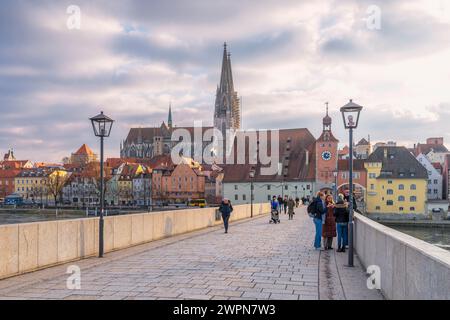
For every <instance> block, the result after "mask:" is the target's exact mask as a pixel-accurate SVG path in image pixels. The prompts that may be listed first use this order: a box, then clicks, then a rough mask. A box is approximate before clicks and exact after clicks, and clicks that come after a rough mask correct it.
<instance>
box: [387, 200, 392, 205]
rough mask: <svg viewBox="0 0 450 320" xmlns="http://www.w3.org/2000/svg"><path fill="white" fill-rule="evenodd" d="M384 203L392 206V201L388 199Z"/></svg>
mask: <svg viewBox="0 0 450 320" xmlns="http://www.w3.org/2000/svg"><path fill="white" fill-rule="evenodd" d="M386 205H388V206H393V205H394V201H392V200H388V201H386Z"/></svg>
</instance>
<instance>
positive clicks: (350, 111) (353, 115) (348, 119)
mask: <svg viewBox="0 0 450 320" xmlns="http://www.w3.org/2000/svg"><path fill="white" fill-rule="evenodd" d="M362 108H363V107H362V106H360V105H357V104H356V103H354V102H353V100H352V99H350V102H349V103H347V104H346V105H345V106H343V107H342V108H341V113H342V119H343V120H344V126H345V129H356V128H357V127H358V122H359V114H360V113H361V110H362Z"/></svg>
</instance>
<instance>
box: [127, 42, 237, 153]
mask: <svg viewBox="0 0 450 320" xmlns="http://www.w3.org/2000/svg"><path fill="white" fill-rule="evenodd" d="M213 123H214V127H215V128H217V129H218V130H220V131H221V132H222V134H223V135H224V136H225V132H226V130H228V129H234V130H239V129H240V128H241V110H240V101H239V98H238V94H237V92H236V91H235V90H234V84H233V73H232V70H231V55H230V53H229V52H228V51H227V45H226V43H225V44H224V49H223V59H222V74H221V76H220V83H219V85H218V86H217V92H216V101H215V111H214V119H213ZM211 128H212V127H203V132H205V131H206V130H208V129H211ZM174 129H186V130H187V131H188V132H189V133H190V134H191V137H193V136H194V127H177V126H174V125H173V119H172V106H169V114H168V118H167V124H166V123H165V122H164V121H163V122H162V124H161V125H160V126H158V127H145V128H131V129H130V131H129V133H128V136H127V138H126V139H125V140H124V141H122V142H121V144H120V157H121V158H141V159H149V158H153V157H155V156H158V155H165V154H170V152H171V150H172V148H173V147H174V146H175V145H177V144H178V143H179V141H178V140H177V141H172V132H173V130H174ZM208 144H209V142H205V143H204V144H203V147H206V145H208ZM191 154H193V152H192V153H191Z"/></svg>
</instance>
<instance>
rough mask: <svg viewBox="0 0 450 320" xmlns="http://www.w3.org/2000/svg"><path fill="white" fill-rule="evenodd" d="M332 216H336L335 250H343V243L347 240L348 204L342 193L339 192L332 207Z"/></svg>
mask: <svg viewBox="0 0 450 320" xmlns="http://www.w3.org/2000/svg"><path fill="white" fill-rule="evenodd" d="M334 217H335V218H336V229H337V245H338V249H337V252H345V245H346V244H347V242H348V222H349V212H348V204H347V203H346V202H345V200H344V195H343V194H339V196H338V200H337V202H336V206H335V209H334Z"/></svg>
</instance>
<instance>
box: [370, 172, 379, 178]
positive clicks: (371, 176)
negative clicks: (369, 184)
mask: <svg viewBox="0 0 450 320" xmlns="http://www.w3.org/2000/svg"><path fill="white" fill-rule="evenodd" d="M376 177H377V176H376V174H375V173H369V178H370V179H375V178H376Z"/></svg>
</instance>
